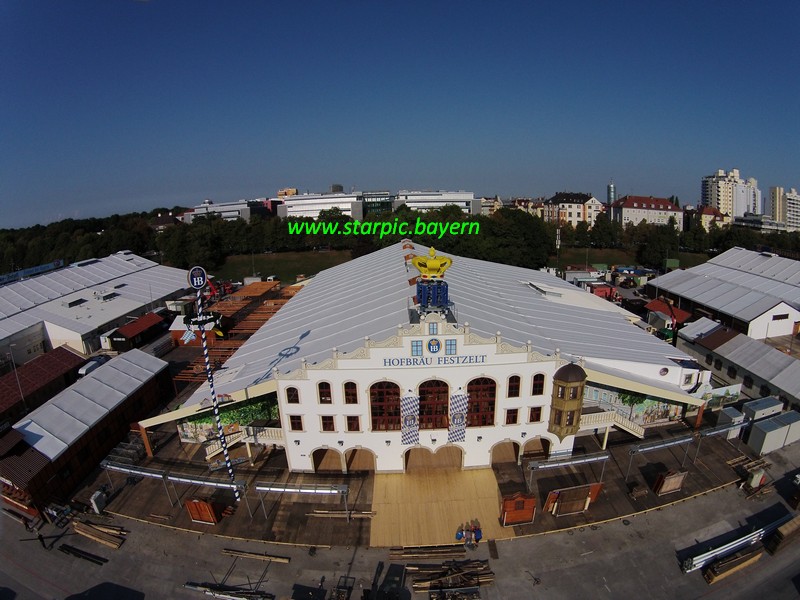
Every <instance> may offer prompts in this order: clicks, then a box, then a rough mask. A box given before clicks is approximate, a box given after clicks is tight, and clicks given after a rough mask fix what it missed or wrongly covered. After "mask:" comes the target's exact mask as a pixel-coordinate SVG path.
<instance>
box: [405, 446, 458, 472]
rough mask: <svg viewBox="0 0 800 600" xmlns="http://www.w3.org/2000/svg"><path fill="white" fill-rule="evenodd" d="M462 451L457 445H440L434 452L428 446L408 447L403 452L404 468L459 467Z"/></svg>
mask: <svg viewBox="0 0 800 600" xmlns="http://www.w3.org/2000/svg"><path fill="white" fill-rule="evenodd" d="M463 457H464V452H463V450H461V448H459V447H458V446H442V447H441V448H439V450H437V451H436V452H435V453H434V452H433V451H431V450H429V449H428V448H409V449H408V450H407V451H406V454H405V470H406V472H408V471H415V470H419V469H459V470H460V469H461V465H462V463H463Z"/></svg>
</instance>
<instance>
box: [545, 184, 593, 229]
mask: <svg viewBox="0 0 800 600" xmlns="http://www.w3.org/2000/svg"><path fill="white" fill-rule="evenodd" d="M603 208H604V207H603V203H602V202H600V201H599V200H598V199H597V198H595V197H594V196H592V195H591V194H581V193H573V192H558V193H557V194H556V195H555V196H553V197H552V198H548V199H547V200H545V201H544V207H543V217H544V220H545V222H547V223H559V224H561V225H566V224H567V223H569V224H570V225H572V226H573V227H577V226H578V223H580V222H581V221H586V222H587V223H589V227H593V226H594V222H595V219H597V215H599V214H600V213H601V212H603Z"/></svg>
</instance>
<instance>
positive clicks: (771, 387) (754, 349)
mask: <svg viewBox="0 0 800 600" xmlns="http://www.w3.org/2000/svg"><path fill="white" fill-rule="evenodd" d="M678 347H679V348H681V349H682V350H684V351H685V352H687V353H688V354H690V355H692V356H694V357H695V358H696V359H697V361H698V362H700V363H701V364H702V365H703V366H704V367H705V368H706V369H708V370H709V371H711V372H712V373H713V376H714V378H715V379H716V380H718V381H719V382H721V383H722V384H724V385H732V384H736V383H740V384H741V385H742V393H743V394H745V395H746V396H749V397H750V398H763V397H765V396H771V395H775V396H778V397H779V398H780V399H781V401H782V402H783V405H784V407H785V408H794V409H795V410H800V361H798V360H797V359H796V358H794V357H793V356H792V355H791V354H786V353H784V352H781V351H780V350H777V349H775V348H771V347H770V346H767V345H765V344H764V343H762V342H760V341H758V340H754V339H753V338H751V337H748V336H746V335H744V334H742V333H739V332H738V331H735V330H733V329H731V328H729V327H725V326H724V325H721V324H720V323H716V322H714V321H712V320H711V319H707V318H702V319H699V320H697V321H695V322H694V323H691V324H689V325H687V326H686V327H685V328H684V329H681V331H680V332H679V333H678Z"/></svg>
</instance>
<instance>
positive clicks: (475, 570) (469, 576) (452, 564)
mask: <svg viewBox="0 0 800 600" xmlns="http://www.w3.org/2000/svg"><path fill="white" fill-rule="evenodd" d="M406 571H408V572H410V573H417V574H418V575H417V576H415V577H414V582H413V583H412V586H411V587H412V588H413V590H414V591H415V592H425V591H429V590H447V589H463V588H471V587H480V586H482V585H491V584H493V583H494V572H492V570H491V569H490V568H489V561H488V560H462V561H457V560H449V561H445V562H443V563H441V564H438V565H435V564H434V565H425V564H417V565H408V566H407V567H406Z"/></svg>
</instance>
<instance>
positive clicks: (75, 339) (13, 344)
mask: <svg viewBox="0 0 800 600" xmlns="http://www.w3.org/2000/svg"><path fill="white" fill-rule="evenodd" d="M187 289H188V283H187V281H186V271H183V270H181V269H175V268H172V267H166V266H163V265H159V264H158V263H155V262H153V261H151V260H147V259H145V258H142V257H141V256H137V255H136V254H133V253H131V252H128V251H122V252H117V253H116V254H112V255H111V256H107V257H105V258H93V259H89V260H83V261H80V262H76V263H73V264H71V265H69V266H67V267H64V268H62V269H59V270H57V271H52V272H50V273H46V274H43V275H38V276H36V277H31V278H30V279H25V280H23V281H16V282H14V283H10V284H7V285H4V286H2V287H0V356H2V357H4V358H5V357H7V356H8V355H10V356H12V357H13V360H14V362H15V363H16V364H23V363H25V362H27V361H28V360H30V359H31V358H34V357H35V356H38V355H39V354H42V353H43V352H45V351H47V350H49V349H52V348H56V347H58V346H61V345H63V344H66V345H68V346H69V347H70V348H72V349H74V350H77V351H78V352H81V353H83V354H87V355H88V354H91V353H92V352H95V351H96V350H99V349H100V336H101V334H103V333H105V332H108V331H110V330H112V329H116V328H117V327H120V326H121V325H124V324H126V323H127V322H128V321H129V318H130V317H138V316H140V315H142V314H144V313H146V312H148V311H151V310H153V309H154V308H157V307H159V306H163V305H164V302H165V300H170V299H174V298H178V297H180V296H182V295H184V294H185V293H186V292H187Z"/></svg>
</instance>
